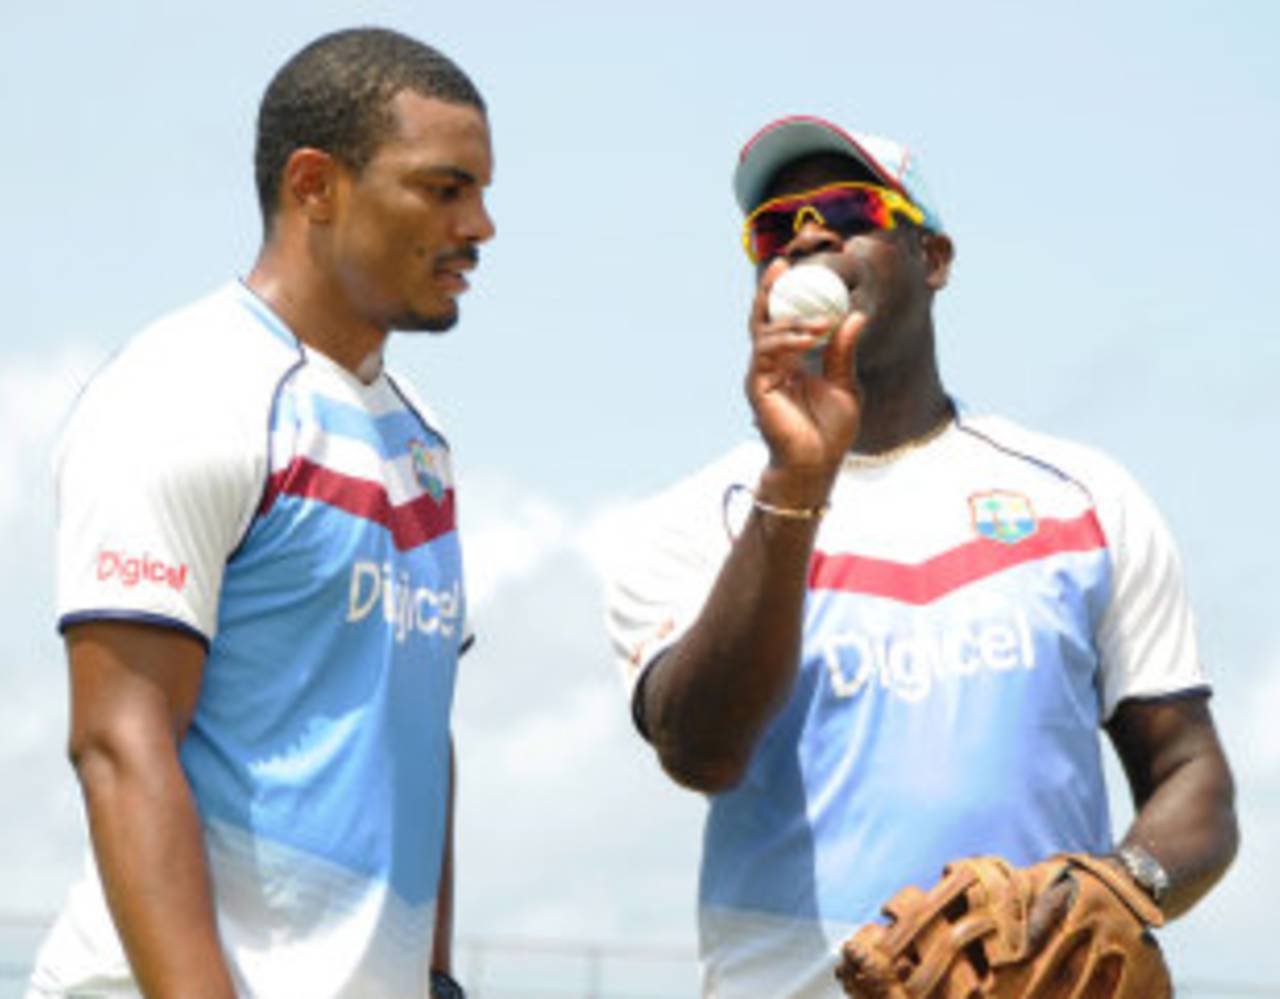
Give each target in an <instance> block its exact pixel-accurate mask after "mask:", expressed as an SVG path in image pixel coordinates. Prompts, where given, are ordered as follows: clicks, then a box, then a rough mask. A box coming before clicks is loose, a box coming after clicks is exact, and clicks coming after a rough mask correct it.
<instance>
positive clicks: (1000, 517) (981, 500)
mask: <svg viewBox="0 0 1280 999" xmlns="http://www.w3.org/2000/svg"><path fill="white" fill-rule="evenodd" d="M969 510H970V512H971V513H972V514H973V528H974V530H975V531H977V532H978V534H979V535H981V536H982V537H984V538H990V539H991V540H992V541H1000V542H1003V543H1004V544H1006V545H1012V544H1016V543H1017V542H1019V541H1022V540H1023V539H1025V538H1029V537H1031V535H1033V534H1035V533H1036V527H1037V526H1038V525H1037V521H1036V514H1035V511H1034V510H1033V509H1032V508H1031V500H1029V499H1027V497H1025V496H1023V495H1022V494H1021V493H1011V492H1005V491H1004V490H1001V489H993V490H991V491H990V492H985V493H975V494H974V495H972V496H970V497H969Z"/></svg>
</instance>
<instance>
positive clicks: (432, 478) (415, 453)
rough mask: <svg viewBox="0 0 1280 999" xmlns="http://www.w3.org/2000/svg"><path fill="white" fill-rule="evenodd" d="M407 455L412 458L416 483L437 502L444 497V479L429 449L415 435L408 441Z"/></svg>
mask: <svg viewBox="0 0 1280 999" xmlns="http://www.w3.org/2000/svg"><path fill="white" fill-rule="evenodd" d="M409 455H410V457H411V458H412V460H413V474H414V477H415V478H416V479H417V480H418V485H420V486H421V487H422V488H423V489H425V490H426V491H427V492H428V493H429V494H430V495H431V498H432V499H433V500H435V501H436V502H437V503H439V502H440V501H441V500H442V499H444V480H443V479H442V477H441V476H440V473H439V471H438V470H437V468H436V464H437V462H436V459H435V456H434V455H432V453H431V449H430V448H428V447H427V445H426V444H424V443H423V442H422V441H420V440H418V439H417V438H416V437H415V438H413V439H412V440H410V441H409Z"/></svg>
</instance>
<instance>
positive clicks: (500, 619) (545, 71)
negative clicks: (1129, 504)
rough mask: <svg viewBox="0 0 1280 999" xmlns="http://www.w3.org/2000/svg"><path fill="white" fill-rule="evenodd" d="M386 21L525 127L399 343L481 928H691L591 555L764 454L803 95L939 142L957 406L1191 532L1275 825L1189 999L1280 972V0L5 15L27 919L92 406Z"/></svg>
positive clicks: (1210, 636) (74, 844) (1260, 796)
mask: <svg viewBox="0 0 1280 999" xmlns="http://www.w3.org/2000/svg"><path fill="white" fill-rule="evenodd" d="M357 23H377V24H386V25H389V26H393V27H397V28H400V29H403V30H406V31H409V32H411V33H413V34H416V35H418V36H419V37H422V38H424V39H425V40H427V41H430V42H432V43H434V44H437V45H438V46H439V47H441V48H442V49H444V50H445V51H446V52H448V53H449V54H450V55H452V56H453V57H454V58H456V59H457V60H458V61H459V62H460V63H461V64H462V65H463V66H464V67H465V68H466V69H467V70H468V71H469V72H470V74H471V75H472V76H473V77H474V79H475V80H476V82H477V83H478V84H479V85H480V87H481V89H482V90H483V91H484V93H485V95H486V97H487V99H488V101H489V103H490V106H491V119H492V124H493V129H494V141H495V151H496V164H497V169H496V179H495V185H494V188H493V191H492V196H491V206H492V209H493V213H494V216H495V219H496V222H497V226H498V237H497V239H496V240H495V241H494V242H493V244H492V245H491V246H490V247H487V248H486V249H485V251H484V253H483V255H482V263H481V268H480V270H479V272H478V273H477V275H476V277H475V280H474V282H473V289H472V291H471V292H470V293H469V294H468V295H467V297H466V298H465V299H464V301H463V321H462V323H461V325H460V326H459V327H458V328H457V329H456V330H454V331H453V332H452V333H450V334H449V335H448V336H447V337H443V338H425V337H424V338H416V339H409V338H402V339H400V340H399V341H397V342H396V343H395V345H394V347H393V349H392V352H391V359H392V363H393V365H394V366H395V367H396V368H397V369H398V370H400V371H402V372H404V373H405V374H407V375H408V376H409V377H410V378H411V379H412V380H413V381H414V382H415V383H416V384H417V385H418V387H419V388H420V390H421V391H422V392H423V393H424V394H425V395H426V396H427V397H428V398H429V399H430V400H431V401H432V403H433V405H434V406H435V408H436V409H437V410H438V411H439V412H441V414H442V415H443V416H444V418H445V420H446V423H447V425H448V427H449V428H450V430H451V437H452V439H453V441H454V443H455V446H456V448H457V452H458V460H459V464H460V467H461V471H462V473H463V475H464V489H465V490H466V492H465V493H464V494H463V497H462V504H463V505H462V516H463V527H464V532H466V536H465V537H464V543H465V544H466V545H467V549H468V553H469V554H468V564H469V568H470V571H471V574H472V577H473V582H474V586H475V589H476V595H477V598H478V599H477V619H478V620H477V623H478V625H479V627H480V629H481V643H480V645H478V646H477V649H476V652H475V654H474V655H473V656H472V657H471V658H470V660H469V662H468V664H467V669H466V671H465V673H464V676H463V678H462V680H461V682H460V686H459V692H458V716H457V717H458V733H459V742H460V745H461V747H462V750H463V753H464V758H463V761H462V765H463V771H462V790H463V806H462V815H461V834H462V844H461V847H460V860H461V866H462V870H461V877H462V881H461V883H460V900H459V905H460V911H459V916H460V925H459V929H460V931H461V932H463V933H464V934H465V933H471V934H475V933H478V932H481V931H490V932H503V933H538V934H539V935H542V936H584V937H601V936H603V937H614V936H622V935H627V936H629V937H632V938H640V939H652V940H654V941H657V942H668V943H671V942H673V943H676V944H681V943H687V942H688V941H689V939H690V935H691V933H692V928H693V911H692V910H693V890H694V886H693V883H692V878H693V872H694V862H695V856H696V847H697V842H696V841H697V836H698V819H699V816H700V811H701V807H702V806H701V803H700V802H699V801H698V800H697V799H696V798H695V797H693V796H691V795H688V794H686V793H684V792H681V791H678V790H676V789H675V788H674V787H671V786H669V785H667V784H666V783H665V782H664V780H663V779H662V778H661V777H660V776H659V775H658V773H657V771H656V767H655V766H654V765H653V764H652V762H651V761H650V760H649V759H648V757H647V756H646V754H645V752H644V750H643V748H642V747H641V746H640V745H639V744H638V743H637V740H636V739H635V738H634V737H633V736H632V735H631V733H630V731H629V729H628V725H627V722H626V718H625V714H624V711H623V705H622V699H621V695H620V687H619V684H618V682H617V679H616V676H615V674H614V668H613V666H612V664H611V662H610V661H609V659H608V652H607V648H606V646H605V644H604V639H603V635H602V631H601V621H600V614H601V612H600V606H599V595H598V588H597V585H596V580H595V576H594V568H593V567H594V566H595V565H596V564H597V563H598V560H599V558H600V557H601V556H602V553H603V552H604V551H606V550H607V548H608V546H609V543H610V532H609V524H610V521H611V517H612V516H613V515H614V513H616V511H617V510H618V509H619V508H620V507H622V506H624V505H625V504H626V503H628V502H629V501H632V500H634V499H636V498H638V497H640V496H642V495H644V494H646V493H648V492H651V491H653V490H655V489H657V488H660V487H661V486H662V485H664V484H666V483H668V482H669V481H671V480H672V479H674V478H675V477H677V476H679V475H681V474H684V473H686V472H688V471H690V470H692V469H693V468H694V467H696V466H697V465H698V464H700V463H701V462H703V461H705V460H707V459H709V458H711V457H712V456H714V455H716V454H718V453H719V452H721V451H723V450H724V449H726V448H727V447H729V446H730V445H731V444H732V443H734V442H735V441H736V440H738V439H739V438H740V437H741V436H742V435H744V434H748V433H750V432H751V426H750V418H749V413H748V410H747V407H746V405H745V403H744V401H743V400H742V396H741V389H740V385H741V374H742V370H743V362H744V345H745V313H746V305H747V301H748V298H749V296H750V292H751V287H752V274H751V272H750V269H749V267H748V266H747V265H746V262H745V258H744V257H742V255H741V253H740V250H739V249H738V243H737V238H738V237H737V232H738V225H739V219H738V217H737V214H736V211H735V208H734V205H733V201H732V198H731V196H730V193H729V174H730V171H731V168H732V164H733V160H734V157H735V155H736V153H737V150H738V148H739V147H740V145H741V143H742V142H743V141H744V140H745V139H746V138H747V137H748V136H749V135H750V134H751V133H752V132H754V131H755V130H756V129H757V128H758V127H759V126H760V125H762V124H763V123H764V122H766V121H767V120H769V119H770V118H772V117H775V116H777V115H780V114H786V113H796V112H809V113H818V114H824V115H828V116H830V117H832V118H834V119H836V120H838V121H840V122H842V123H844V124H846V125H848V126H850V127H853V128H857V129H861V130H864V131H871V132H880V133H884V134H889V135H893V136H896V137H898V138H900V139H902V140H904V141H906V142H908V143H909V144H911V145H912V146H914V147H916V149H917V150H918V152H919V155H920V158H921V162H922V164H923V168H924V171H925V174H926V176H927V178H928V181H929V184H930V187H931V189H932V191H933V193H934V195H935V198H936V200H937V202H938V204H939V206H940V208H941V211H942V215H943V217H944V219H945V221H946V223H947V226H948V229H949V230H950V232H951V234H952V235H953V237H954V239H955V241H956V244H957V248H958V259H957V262H956V266H955V269H954V272H953V280H952V283H951V286H950V288H948V289H947V290H946V292H945V293H944V294H943V295H942V297H941V298H940V299H939V303H938V319H939V339H940V351H941V356H942V366H943V372H944V377H945V379H946V381H947V383H948V385H949V386H950V387H951V389H952V391H953V392H955V393H956V394H957V395H958V396H959V397H960V398H961V399H963V400H964V401H966V402H968V403H969V404H971V405H973V406H975V407H982V408H985V407H991V408H995V409H998V410H1001V411H1003V412H1005V413H1006V414H1008V415H1010V416H1013V417H1015V418H1017V419H1019V420H1022V421H1024V422H1026V423H1028V424H1031V425H1033V426H1036V427H1038V428H1041V429H1045V430H1049V431H1053V432H1057V433H1061V434H1064V435H1068V436H1072V437H1076V438H1078V439H1082V440H1085V441H1088V442H1089V443H1092V444H1095V445H1099V446H1102V447H1104V448H1105V449H1106V450H1108V451H1110V452H1111V453H1113V454H1114V455H1116V456H1117V457H1118V458H1120V459H1121V460H1122V461H1123V462H1125V463H1126V464H1127V465H1128V466H1129V467H1130V468H1131V470H1132V471H1134V473H1135V474H1136V475H1137V476H1138V477H1139V478H1140V479H1141V481H1142V482H1143V483H1144V484H1145V485H1146V486H1147V488H1148V489H1149V491H1150V492H1151V493H1152V494H1153V495H1154V496H1155V497H1156V499H1157V500H1158V502H1159V503H1160V505H1161V507H1162V508H1163V510H1164V511H1165V513H1166V515H1167V517H1168V519H1169V521H1170V523H1171V524H1172V526H1173V528H1174V530H1175V533H1176V534H1177V536H1178V538H1179V540H1180V542H1181V544H1182V547H1183V551H1184V555H1185V559H1186V565H1187V572H1188V577H1189V580H1190V585H1191V590H1192V593H1193V595H1194V598H1195V601H1196V605H1197V609H1198V611H1199V616H1200V622H1201V635H1202V641H1203V646H1204V655H1205V658H1206V660H1207V662H1208V663H1209V666H1210V668H1211V670H1212V671H1213V674H1214V676H1215V678H1216V680H1217V682H1218V687H1219V692H1218V696H1217V698H1216V701H1215V710H1216V711H1217V713H1218V719H1219V723H1220V726H1221V727H1222V730H1223V734H1224V737H1225V739H1226V742H1227V745H1228V748H1229V750H1230V751H1231V753H1232V757H1233V761H1234V763H1235V765H1236V767H1237V771H1238V776H1239V778H1240V783H1241V811H1242V817H1243V819H1244V823H1245V826H1244V828H1245V849H1244V852H1243V853H1242V856H1241V859H1240V862H1239V863H1238V865H1237V867H1236V868H1235V870H1234V871H1233V873H1232V874H1231V875H1230V877H1229V879H1228V880H1227V882H1225V883H1224V885H1223V886H1222V888H1221V889H1220V890H1219V892H1218V893H1217V894H1216V895H1215V896H1213V897H1212V898H1211V900H1210V901H1208V902H1206V903H1205V905H1204V906H1203V907H1202V908H1201V909H1200V910H1199V911H1197V912H1196V913H1194V914H1193V915H1192V916H1190V917H1188V918H1187V919H1186V920H1184V921H1183V922H1182V923H1181V924H1180V925H1178V926H1175V927H1174V928H1173V929H1171V930H1170V931H1169V933H1168V934H1167V935H1166V939H1167V940H1168V941H1169V942H1170V945H1171V948H1172V951H1171V952H1172V953H1173V955H1174V962H1175V968H1176V969H1178V970H1179V971H1180V972H1181V973H1182V974H1184V976H1187V977H1193V978H1196V977H1198V978H1201V979H1226V980H1238V981H1275V982H1280V954H1277V953H1276V952H1275V950H1274V948H1271V949H1270V950H1268V948H1267V947H1266V945H1265V944H1266V941H1265V940H1264V939H1263V938H1262V937H1261V932H1262V931H1261V930H1260V927H1261V926H1265V925H1266V919H1265V917H1264V915H1263V913H1264V909H1263V902H1262V900H1261V898H1259V897H1258V896H1259V895H1262V894H1264V893H1262V892H1259V891H1258V890H1257V889H1258V886H1262V885H1272V886H1274V885H1277V884H1280V855H1277V853H1276V851H1275V849H1274V846H1273V845H1272V844H1274V843H1276V842H1277V841H1280V735H1278V734H1277V732H1278V729H1277V726H1276V725H1275V724H1274V722H1273V718H1274V716H1275V715H1276V713H1277V712H1280V669H1277V666H1278V665H1280V663H1278V662H1277V660H1278V659H1280V627H1278V626H1277V616H1276V614H1275V612H1274V608H1275V606H1276V604H1277V599H1278V598H1280V572H1278V571H1277V569H1276V564H1275V552H1276V546H1275V544H1274V543H1272V541H1271V539H1270V537H1269V536H1268V535H1266V534H1263V533H1260V528H1263V527H1264V525H1265V524H1266V523H1267V522H1268V521H1269V514H1270V512H1271V500H1272V497H1273V496H1274V495H1275V493H1276V491H1277V489H1278V488H1280V474H1278V472H1277V461H1276V458H1275V453H1276V446H1275V443H1274V436H1275V431H1276V429H1277V422H1278V421H1277V419H1276V416H1275V411H1274V408H1273V403H1272V398H1273V395H1274V385H1275V383H1276V381H1277V378H1280V337H1277V335H1276V329H1275V325H1276V324H1275V317H1274V312H1273V307H1272V290H1273V288H1274V287H1275V284H1276V282H1275V278H1274V274H1273V272H1274V260H1275V251H1274V243H1273V241H1274V239H1275V233H1276V230H1277V222H1278V221H1280V196H1278V195H1277V192H1276V183H1275V164H1276V163H1277V162H1278V161H1280V128H1278V127H1277V122H1278V121H1280V69H1278V68H1277V60H1276V58H1275V54H1274V42H1275V39H1276V38H1277V37H1280V6H1278V5H1275V4H1272V3H1270V2H1266V0H1253V2H1249V0H1226V2H1216V3H1209V2H1187V0H1181V2H1164V3H1160V2H1132V3H1123V4H1120V3H1097V2H1083V3H1077V4H1073V5H1070V6H1068V5H1065V4H1055V5H1044V4H1025V3H1000V2H995V0H978V2H970V3H966V4H953V3H943V2H913V3H901V4H898V5H895V6H890V5H885V4H875V5H873V4H867V3H857V2H844V3H839V4H836V3H824V2H818V3H813V4H810V5H808V6H806V7H804V8H800V7H795V8H794V10H793V9H790V8H787V7H784V6H782V5H778V4H766V3H762V2H755V0H752V2H740V3H735V4H733V5H728V4H718V3H707V4H703V5H700V6H699V5H695V4H691V3H670V2H651V3H646V4H643V5H639V4H637V5H626V6H623V5H608V4H598V3H586V2H582V3H547V4H541V5H536V4H529V5H519V6H517V5H514V4H510V5H507V4H472V5H452V6H445V5H428V4H424V3H409V2H382V3H364V4H360V5H354V4H347V3H338V2H332V0H330V2H313V3H305V4H303V3H285V2H278V3H270V4H249V3H247V2H245V0H228V2H225V3H221V4H216V5H214V4H208V5H199V6H195V5H180V4H162V3H159V2H153V0H148V2H143V0H135V2H121V3H116V4H111V5H98V4H88V3H70V2H46V3H43V4H41V5H39V6H38V7H37V5H35V4H24V5H20V6H18V7H17V8H16V9H15V10H13V11H9V12H7V15H6V29H5V32H4V33H3V35H2V36H0V111H3V119H2V120H3V121H4V122H5V127H4V128H5V142H4V149H5V155H4V160H3V176H4V179H5V181H6V184H5V188H6V190H7V191H8V192H9V204H8V205H7V209H8V210H7V212H6V216H5V222H4V227H3V232H4V236H5V238H4V244H3V250H0V252H2V253H3V257H4V263H5V266H4V267H3V268H0V296H2V297H3V300H4V301H5V302H6V303H7V305H8V310H7V315H6V322H5V323H4V326H3V327H2V328H0V360H2V361H3V365H2V366H0V385H3V395H2V396H0V406H2V407H3V411H2V412H0V417H3V419H2V420H0V531H3V534H4V537H5V540H6V544H7V546H8V548H9V551H10V558H9V560H8V570H7V571H6V572H5V573H4V574H3V576H0V593H3V596H4V600H3V602H0V626H2V627H0V654H2V655H3V670H2V672H0V781H2V782H3V784H2V785H0V787H2V788H3V794H4V797H5V799H6V800H7V801H21V802H23V813H24V818H23V820H22V821H21V822H17V823H15V822H12V821H10V822H7V823H5V827H6V828H4V829H0V885H2V886H4V887H3V888H0V909H3V908H4V907H5V906H9V907H11V908H12V909H13V910H19V911H24V912H48V911H52V910H53V909H54V908H55V907H56V906H57V905H58V904H59V902H60V900H61V896H62V892H63V891H64V890H65V886H66V882H67V880H68V879H69V878H70V876H71V875H72V873H73V872H74V870H75V869H76V867H77V865H78V863H79V852H78V851H79V842H80V833H79V831H78V827H77V824H76V823H77V822H78V820H77V818H76V815H77V811H76V809H77V805H76V801H75V791H74V787H73V786H72V784H71V782H70V777H69V773H68V772H67V768H66V767H65V764H64V763H63V762H62V758H61V741H62V738H63V736H62V731H63V727H64V725H65V696H66V695H65V680H64V677H63V671H62V661H61V649H60V647H59V645H58V642H57V640H56V636H55V635H54V633H53V631H52V627H51V617H52V596H51V594H52V574H51V570H50V564H49V563H50V558H51V551H52V544H51V538H52V517H51V512H50V492H49V488H48V481H47V479H48V475H47V456H48V448H49V445H50V441H51V440H52V437H53V434H54V433H55V430H56V426H57V421H58V419H59V417H60V414H61V413H62V411H63V410H64V408H65V406H66V404H67V402H68V400H69V399H70V398H71V396H72V395H73V393H74V391H75V389H76V387H77V385H79V384H80V383H82V381H83V379H84V378H85V377H86V376H87V374H88V373H89V372H91V371H92V370H93V368H94V366H95V365H96V364H98V363H100V361H101V360H102V359H103V358H104V357H105V356H107V355H108V354H109V352H110V351H111V350H112V349H113V348H114V347H115V346H117V345H118V344H119V343H121V342H122V341H123V340H124V339H125V338H126V337H127V336H128V335H129V334H130V333H131V332H132V331H133V330H135V329H136V328H137V327H138V326H139V324H141V323H143V322H145V321H146V320H147V319H148V318H150V317H152V316H154V315H156V314H158V313H159V312H161V311H164V310H166V309H168V308H170V307H172V306H175V305H177V304H179V303H182V302H184V301H186V300H188V299H190V298H192V297H194V296H196V295H198V294H200V293H202V292H203V291H205V290H207V289H209V288H211V287H213V286H215V285H217V284H219V283H220V282H222V281H225V280H227V279H228V278H229V277H231V276H233V275H236V274H243V273H244V272H246V271H247V269H248V267H249V266H250V264H251V263H252V259H253V256H254V253H255V250H256V247H257V242H258V238H259V230H258V221H257V212H256V207H255V200H254V196H253V192H252V179H251V169H250V161H251V155H252V129H253V118H254V113H255V109H256V104H257V101H258V98H259V96H260V94H261V91H262V88H263V87H264V86H265V84H266V81H267V79H268V78H269V76H270V75H271V73H272V72H274V70H275V69H276V68H277V67H278V65H279V64H280V63H281V62H282V61H283V60H284V59H285V58H287V57H288V56H289V55H290V54H291V53H292V52H293V51H295V50H296V49H297V48H298V47H300V46H301V45H302V44H304V43H305V42H307V41H309V40H310V39H311V38H312V37H314V36H315V35H317V34H319V33H321V32H323V31H326V30H330V29H333V28H337V27H343V26H348V25H351V24H357ZM1118 797H1120V798H1122V797H1123V795H1122V794H1120V795H1118ZM584 865H585V866H586V867H589V869H590V870H591V871H592V874H593V876H592V877H591V878H589V879H585V880H584V879H582V878H581V877H580V876H579V874H578V872H580V871H581V870H582V869H584ZM1246 955H1247V956H1246Z"/></svg>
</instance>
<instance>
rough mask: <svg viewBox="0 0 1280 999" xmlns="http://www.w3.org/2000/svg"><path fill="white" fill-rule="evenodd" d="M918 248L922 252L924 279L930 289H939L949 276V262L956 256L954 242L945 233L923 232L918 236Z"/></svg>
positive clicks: (943, 285)
mask: <svg viewBox="0 0 1280 999" xmlns="http://www.w3.org/2000/svg"><path fill="white" fill-rule="evenodd" d="M920 248H921V250H922V251H923V252H924V259H925V266H926V273H925V280H926V281H927V283H928V285H929V288H930V289H931V290H932V291H941V290H942V289H943V288H945V287H946V286H947V279H948V278H949V277H951V262H952V261H953V260H955V258H956V247H955V244H954V243H952V242H951V237H950V236H948V235H947V234H946V233H942V232H924V233H922V234H921V236H920Z"/></svg>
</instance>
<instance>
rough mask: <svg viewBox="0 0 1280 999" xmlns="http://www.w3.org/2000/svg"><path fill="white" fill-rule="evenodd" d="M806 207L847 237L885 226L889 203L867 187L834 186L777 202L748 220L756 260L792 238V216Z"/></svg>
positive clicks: (772, 253) (777, 250)
mask: <svg viewBox="0 0 1280 999" xmlns="http://www.w3.org/2000/svg"><path fill="white" fill-rule="evenodd" d="M806 208H812V209H813V210H814V211H816V213H817V216H819V218H815V219H814V221H815V222H817V221H821V223H822V224H824V225H825V226H826V228H828V229H831V230H832V231H833V232H836V233H839V234H840V235H841V236H843V237H845V238H848V237H850V236H857V235H859V234H860V233H864V232H871V231H872V230H874V229H887V228H888V227H889V225H890V222H891V218H890V214H889V206H888V205H887V204H885V201H884V199H883V198H882V197H881V196H880V194H879V193H878V192H877V191H873V190H869V189H867V188H835V189H833V190H829V191H817V192H814V193H812V194H806V195H800V196H798V197H796V198H795V199H794V200H788V201H785V202H780V203H779V204H777V205H774V206H772V207H770V208H768V209H766V210H765V211H763V212H761V213H760V214H759V215H757V216H756V217H755V218H753V219H752V220H751V248H752V250H753V251H754V252H755V255H756V259H757V260H767V259H769V258H770V257H776V256H777V255H778V254H780V253H781V252H782V251H783V250H784V249H785V248H786V245H787V244H788V243H790V242H791V240H792V239H794V238H795V235H796V231H797V225H796V218H797V216H799V215H800V214H801V213H803V212H804V210H805V209H806Z"/></svg>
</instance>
